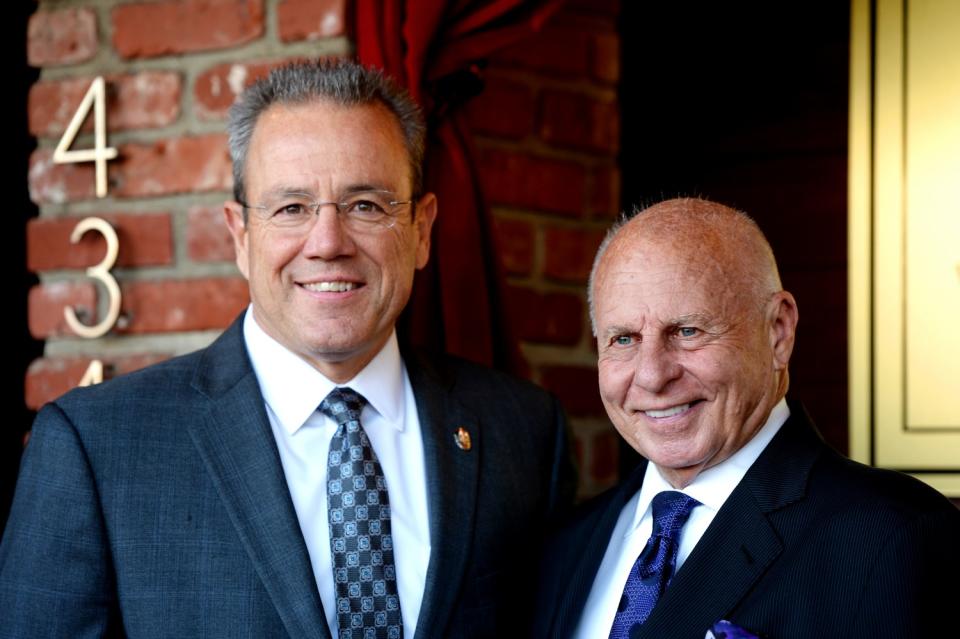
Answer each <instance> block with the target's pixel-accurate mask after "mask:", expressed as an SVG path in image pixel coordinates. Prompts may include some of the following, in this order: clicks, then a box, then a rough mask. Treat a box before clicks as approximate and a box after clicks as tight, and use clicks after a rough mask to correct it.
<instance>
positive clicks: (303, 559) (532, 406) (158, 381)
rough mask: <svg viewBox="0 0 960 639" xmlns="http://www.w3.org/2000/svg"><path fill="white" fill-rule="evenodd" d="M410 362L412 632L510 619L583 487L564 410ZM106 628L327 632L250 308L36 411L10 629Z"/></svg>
mask: <svg viewBox="0 0 960 639" xmlns="http://www.w3.org/2000/svg"><path fill="white" fill-rule="evenodd" d="M405 363H406V366H407V370H408V372H409V375H410V379H411V382H412V386H413V389H414V393H415V396H416V401H417V409H418V412H419V417H420V421H421V425H422V429H423V444H424V456H425V461H426V470H427V492H428V509H429V513H430V538H431V546H432V550H431V555H430V562H429V566H428V569H427V576H426V586H425V592H424V598H423V603H422V608H421V611H420V617H419V622H418V625H417V628H416V630H415V631H414V629H413V628H408V629H406V633H405V634H406V636H408V637H411V638H413V637H415V638H416V639H426V638H428V637H495V636H506V635H509V634H511V632H510V629H511V628H513V627H514V626H512V625H511V624H513V623H514V622H515V619H516V618H517V617H519V618H521V619H522V618H523V616H524V615H525V614H528V611H529V610H530V605H529V604H530V600H531V599H532V596H533V595H532V593H533V590H534V588H535V584H534V579H535V575H534V574H533V573H535V560H536V555H534V554H531V553H530V544H531V543H534V544H536V543H538V539H539V535H540V534H541V532H543V531H544V528H545V525H546V521H547V519H548V518H549V517H550V516H551V514H552V513H553V512H554V511H555V510H556V509H557V508H558V507H560V506H562V504H564V503H565V502H566V501H567V500H569V499H570V497H571V496H572V490H573V487H574V484H573V477H572V474H571V473H572V471H571V467H570V465H569V460H568V457H567V447H566V440H565V434H564V427H565V424H564V418H563V414H562V411H561V410H560V408H559V406H558V404H557V402H556V400H555V399H554V398H552V397H551V396H549V395H548V394H546V393H545V392H543V391H542V390H539V389H537V388H536V387H534V386H533V385H531V384H528V383H525V382H519V381H516V380H512V379H510V378H508V377H506V376H503V375H500V374H497V373H494V372H493V371H489V370H487V369H483V368H480V367H478V366H474V365H471V364H468V363H466V362H462V361H457V360H447V361H444V362H441V363H439V364H438V363H431V362H429V361H427V360H424V359H418V358H416V357H407V358H406V359H405ZM460 427H463V428H465V429H467V430H468V431H469V432H470V434H471V436H472V448H471V449H470V450H461V449H460V448H459V447H458V446H457V445H456V441H455V438H454V433H455V432H456V431H457V429H458V428H460ZM104 633H106V634H111V635H113V634H117V635H119V634H126V635H128V636H131V637H197V636H205V637H206V636H209V637H231V638H235V637H256V638H258V639H260V638H266V637H324V638H327V637H329V632H328V629H327V624H326V620H325V616H324V612H323V610H322V607H321V603H320V598H319V594H318V592H317V586H316V583H315V580H314V575H313V573H312V570H311V566H310V560H309V557H308V554H307V548H306V545H305V543H304V540H303V537H302V535H301V532H300V528H299V525H298V522H297V517H296V513H295V511H294V508H293V503H292V501H291V499H290V495H289V492H288V490H287V486H286V482H285V479H284V475H283V469H282V467H281V463H280V457H279V454H278V452H277V448H276V444H275V441H274V439H273V435H272V433H271V429H270V425H269V422H268V419H267V415H266V412H265V409H264V403H263V398H262V396H261V394H260V390H259V385H258V383H257V378H256V376H255V375H254V373H253V370H252V368H251V366H250V362H249V358H248V356H247V352H246V348H245V345H244V342H243V335H242V329H241V323H240V322H239V321H238V322H235V323H234V325H233V326H231V327H230V328H229V329H228V330H227V331H226V332H225V333H224V334H223V335H222V336H221V337H220V338H219V339H218V340H217V341H216V342H215V343H213V344H212V345H211V346H210V347H208V348H206V349H204V350H202V351H199V352H197V353H193V354H191V355H187V356H184V357H180V358H177V359H173V360H170V361H168V362H164V363H162V364H159V365H157V366H153V367H150V368H148V369H144V370H143V371H140V372H137V373H133V374H131V375H127V376H123V377H119V378H117V379H115V380H112V381H110V382H107V383H104V384H102V385H99V386H95V387H91V388H84V389H76V390H74V391H71V392H70V393H68V394H67V395H65V396H63V397H62V398H60V399H58V400H56V401H55V402H53V403H52V404H49V405H47V406H46V407H44V408H43V409H42V410H41V412H40V413H39V415H38V416H37V421H36V423H35V425H34V429H33V435H32V438H31V440H30V443H29V445H28V446H27V449H26V451H25V454H24V458H23V462H22V465H21V471H20V478H19V481H18V486H17V492H16V496H15V500H14V504H13V507H12V510H11V514H10V518H9V521H8V524H7V527H6V530H5V533H4V539H3V543H2V546H0V636H3V637H31V638H34V637H71V638H76V637H95V636H101V635H103V634H104Z"/></svg>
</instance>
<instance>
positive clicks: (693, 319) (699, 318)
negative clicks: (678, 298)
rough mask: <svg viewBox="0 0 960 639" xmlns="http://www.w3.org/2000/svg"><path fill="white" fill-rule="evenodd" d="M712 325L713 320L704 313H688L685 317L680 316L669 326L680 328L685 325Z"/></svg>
mask: <svg viewBox="0 0 960 639" xmlns="http://www.w3.org/2000/svg"><path fill="white" fill-rule="evenodd" d="M711 323H713V318H712V317H711V316H709V315H707V314H706V313H689V314H687V315H681V316H680V317H678V318H676V319H675V320H673V321H672V322H670V324H669V325H670V326H682V325H685V324H711Z"/></svg>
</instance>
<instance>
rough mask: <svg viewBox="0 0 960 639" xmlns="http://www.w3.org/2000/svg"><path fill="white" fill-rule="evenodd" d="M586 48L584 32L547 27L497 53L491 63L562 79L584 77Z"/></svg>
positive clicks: (588, 69) (588, 55)
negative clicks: (547, 74)
mask: <svg viewBox="0 0 960 639" xmlns="http://www.w3.org/2000/svg"><path fill="white" fill-rule="evenodd" d="M590 49H591V41H590V34H589V33H588V32H587V31H584V30H580V29H575V28H557V27H551V26H548V27H547V28H546V29H544V30H543V31H542V32H540V33H538V34H537V35H535V36H533V37H530V38H525V39H524V40H522V41H521V42H519V43H518V44H515V45H512V46H510V47H507V48H506V49H503V50H502V51H499V52H497V53H496V54H494V55H493V56H492V57H491V61H492V63H493V64H495V65H496V66H499V67H506V68H513V67H517V66H519V67H523V68H526V69H533V70H535V71H544V72H548V73H551V74H558V75H563V76H587V75H589V73H590V67H589V61H590Z"/></svg>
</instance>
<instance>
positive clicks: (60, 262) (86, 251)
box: [27, 213, 173, 272]
mask: <svg viewBox="0 0 960 639" xmlns="http://www.w3.org/2000/svg"><path fill="white" fill-rule="evenodd" d="M98 217H102V218H103V219H105V220H107V221H108V222H110V224H111V225H112V226H113V228H114V229H116V231H117V239H118V240H119V244H120V248H119V251H118V252H117V262H116V265H117V266H160V265H165V264H172V263H173V239H172V236H171V228H170V214H169V213H142V214H116V213H111V214H107V215H99V216H98ZM81 219H83V218H79V217H66V218H34V219H32V220H30V221H29V222H27V268H28V269H30V270H31V271H34V272H37V271H48V270H51V269H71V268H72V269H78V268H85V267H87V266H92V265H94V264H97V263H99V262H100V261H101V260H102V259H103V256H104V255H105V254H106V250H107V248H106V241H105V240H104V239H103V236H102V235H100V233H97V232H91V231H88V232H87V233H84V234H83V236H82V237H81V238H80V241H79V242H78V243H76V244H72V243H71V242H70V234H71V233H72V232H73V229H74V228H75V227H76V225H77V224H78V223H79V222H80V220H81Z"/></svg>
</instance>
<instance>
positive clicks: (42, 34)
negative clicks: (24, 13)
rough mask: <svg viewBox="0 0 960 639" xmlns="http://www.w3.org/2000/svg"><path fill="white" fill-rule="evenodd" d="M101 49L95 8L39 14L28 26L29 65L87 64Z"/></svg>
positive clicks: (31, 18)
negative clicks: (98, 49) (98, 48)
mask: <svg viewBox="0 0 960 639" xmlns="http://www.w3.org/2000/svg"><path fill="white" fill-rule="evenodd" d="M98 46H99V41H98V38H97V16H96V14H95V13H94V12H93V9H88V8H85V7H82V8H77V9H60V10H57V11H37V12H36V13H34V14H33V15H32V16H30V21H29V22H28V23H27V62H28V63H29V64H30V65H31V66H34V67H42V66H48V65H56V64H76V63H77V62H85V61H87V60H89V59H91V58H93V56H94V55H96V53H97V47H98Z"/></svg>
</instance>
